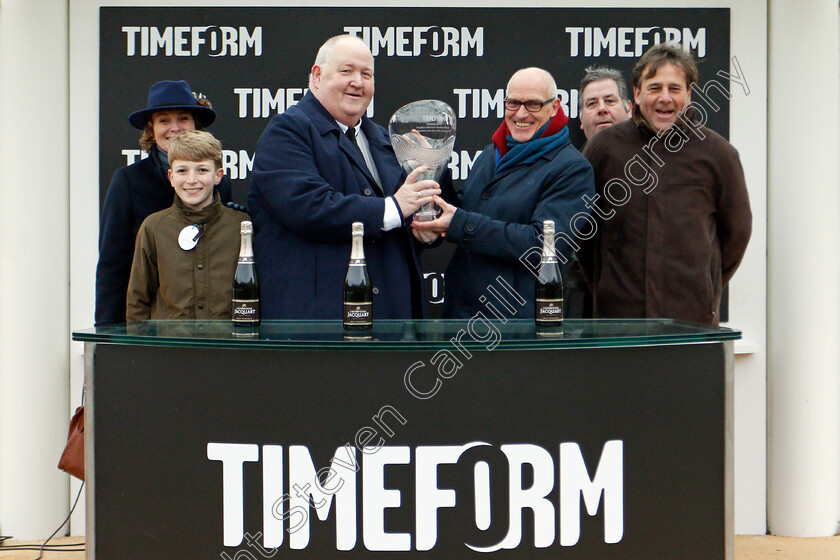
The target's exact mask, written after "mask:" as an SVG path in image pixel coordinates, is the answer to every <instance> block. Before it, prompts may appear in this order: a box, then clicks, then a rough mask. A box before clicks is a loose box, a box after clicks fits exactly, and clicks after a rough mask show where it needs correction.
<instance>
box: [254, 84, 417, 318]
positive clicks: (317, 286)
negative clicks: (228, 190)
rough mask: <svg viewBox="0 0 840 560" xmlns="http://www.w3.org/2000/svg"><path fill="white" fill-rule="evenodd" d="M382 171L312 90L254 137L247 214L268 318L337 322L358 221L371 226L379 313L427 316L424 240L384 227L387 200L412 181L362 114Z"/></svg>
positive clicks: (370, 259) (383, 135)
mask: <svg viewBox="0 0 840 560" xmlns="http://www.w3.org/2000/svg"><path fill="white" fill-rule="evenodd" d="M362 131H363V132H364V134H365V137H366V138H367V140H368V144H369V145H370V152H371V155H372V156H373V161H374V163H375V165H376V169H377V171H378V173H379V177H380V181H381V187H380V186H379V185H377V183H376V182H375V180H374V178H373V176H371V173H370V171H369V170H368V168H367V166H366V165H365V162H364V158H363V157H362V155H361V154H360V153H359V152H358V150H357V149H356V148H355V147H354V146H353V144H352V143H351V142H350V140H349V139H348V138H347V137H346V136H345V135H344V134H342V133H341V129H340V128H339V126H338V124H337V123H336V121H335V119H334V118H333V117H332V116H331V115H330V114H329V112H327V110H326V109H324V107H323V106H322V105H321V104H320V102H318V100H317V99H315V96H314V95H312V93H307V94H306V95H305V96H304V97H303V99H301V100H300V102H299V103H298V104H297V105H295V106H294V107H291V108H290V109H288V110H287V111H286V112H284V113H282V114H280V115H277V116H275V117H274V118H273V119H271V121H270V122H269V123H268V126H267V127H266V129H265V131H264V132H263V134H262V136H261V137H260V139H259V142H257V147H256V151H255V153H254V168H253V172H252V175H251V188H250V191H249V193H248V210H249V213H250V214H251V219H252V221H253V222H254V255H255V257H256V264H257V270H258V271H259V275H260V287H261V309H262V316H263V318H265V319H340V318H341V317H342V313H343V305H342V302H343V286H344V277H345V276H346V274H347V265H348V263H349V261H350V245H351V243H350V242H351V238H352V236H351V224H352V223H353V222H362V223H363V224H364V226H365V244H364V249H365V257H366V259H367V266H368V272H369V274H370V278H371V282H372V284H373V287H374V288H373V315H374V318H375V319H407V318H412V317H420V316H422V303H421V302H422V277H421V272H420V271H421V268H420V259H419V255H418V247H417V244H416V242H415V240H414V238H413V237H412V235H411V233H410V232H409V229H408V225H407V224H406V223H403V224H402V227H398V228H395V229H393V230H390V231H388V232H383V231H382V220H383V217H384V214H385V197H389V196H392V195H393V194H394V193H395V192H396V190H397V189H398V188H399V187H400V186H401V185H402V184H403V182H404V181H405V176H406V174H405V172H404V171H403V169H402V167H401V166H400V164H399V162H398V161H397V159H396V157H395V156H394V151H393V149H392V148H391V143H390V141H389V137H388V133H387V131H386V130H385V129H384V128H382V127H381V126H378V125H376V124H374V123H373V122H372V121H371V120H370V119H368V118H367V117H362Z"/></svg>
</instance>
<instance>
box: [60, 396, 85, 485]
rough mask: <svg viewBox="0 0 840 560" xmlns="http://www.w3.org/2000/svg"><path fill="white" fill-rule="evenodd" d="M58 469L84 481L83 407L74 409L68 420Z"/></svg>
mask: <svg viewBox="0 0 840 560" xmlns="http://www.w3.org/2000/svg"><path fill="white" fill-rule="evenodd" d="M58 468H59V469H61V470H63V471H64V472H66V473H69V474H71V475H73V476H75V477H76V478H78V479H80V480H84V479H85V406H84V405H82V406H80V407H79V408H77V409H76V412H75V414H73V417H72V418H71V419H70V430H69V432H68V433H67V445H65V446H64V451H63V452H62V453H61V459H59V461H58Z"/></svg>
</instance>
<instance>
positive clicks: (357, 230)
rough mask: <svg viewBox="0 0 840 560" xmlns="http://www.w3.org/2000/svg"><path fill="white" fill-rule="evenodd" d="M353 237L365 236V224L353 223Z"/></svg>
mask: <svg viewBox="0 0 840 560" xmlns="http://www.w3.org/2000/svg"><path fill="white" fill-rule="evenodd" d="M352 231H353V235H364V234H365V224H363V223H362V222H353V228H352Z"/></svg>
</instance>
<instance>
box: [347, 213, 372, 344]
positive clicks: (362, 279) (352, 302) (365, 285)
mask: <svg viewBox="0 0 840 560" xmlns="http://www.w3.org/2000/svg"><path fill="white" fill-rule="evenodd" d="M352 231H353V248H352V249H351V251H350V266H348V267H347V277H346V278H345V279H344V328H345V329H346V330H348V331H359V330H370V329H371V327H372V326H373V309H372V308H373V305H372V302H373V292H372V287H371V284H370V276H368V270H367V265H366V264H365V248H364V244H363V241H362V239H363V237H364V233H365V226H364V224H363V223H361V222H353V230H352Z"/></svg>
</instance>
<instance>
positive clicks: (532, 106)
mask: <svg viewBox="0 0 840 560" xmlns="http://www.w3.org/2000/svg"><path fill="white" fill-rule="evenodd" d="M554 99H556V98H552V99H546V100H545V101H519V100H518V99H505V109H507V110H508V111H518V110H519V108H520V107H522V106H523V105H525V110H526V111H528V112H529V113H536V112H537V111H540V110H542V108H543V107H545V106H546V105H548V104H549V103H551V102H552V101H554Z"/></svg>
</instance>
